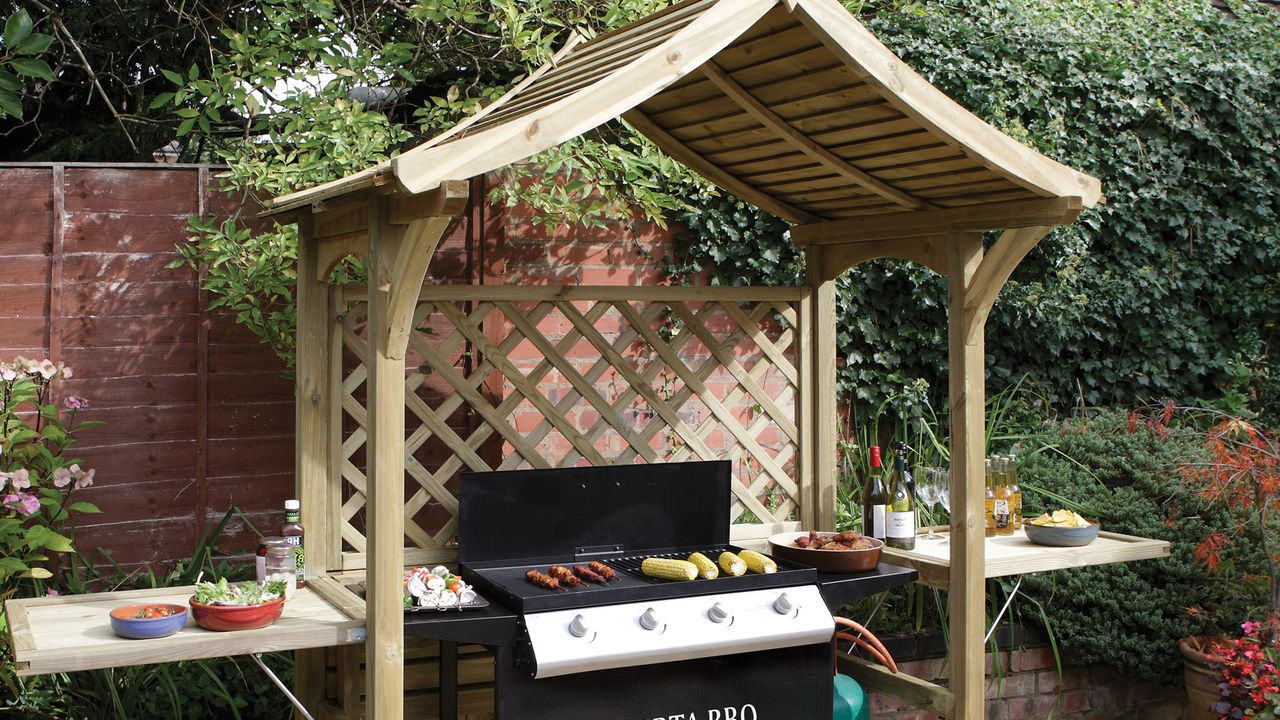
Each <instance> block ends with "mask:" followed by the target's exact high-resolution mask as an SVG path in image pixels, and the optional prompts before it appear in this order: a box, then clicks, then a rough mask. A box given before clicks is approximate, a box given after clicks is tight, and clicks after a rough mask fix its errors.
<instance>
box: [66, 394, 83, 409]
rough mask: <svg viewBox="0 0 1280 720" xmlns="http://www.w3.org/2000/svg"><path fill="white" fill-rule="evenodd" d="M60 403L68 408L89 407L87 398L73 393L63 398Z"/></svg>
mask: <svg viewBox="0 0 1280 720" xmlns="http://www.w3.org/2000/svg"><path fill="white" fill-rule="evenodd" d="M62 404H63V406H64V407H66V408H67V409H68V410H83V409H85V408H87V407H89V401H88V400H85V399H84V398H82V397H76V396H75V395H72V396H70V397H68V398H67V399H66V400H63V401H62Z"/></svg>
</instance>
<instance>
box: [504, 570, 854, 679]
mask: <svg viewBox="0 0 1280 720" xmlns="http://www.w3.org/2000/svg"><path fill="white" fill-rule="evenodd" d="M525 626H526V628H527V629H528V631H529V640H530V642H531V643H532V644H533V653H534V657H535V658H536V660H537V665H538V670H537V672H536V673H535V674H534V676H535V677H539V678H544V677H554V676H556V675H569V674H571V673H579V672H588V671H592V670H604V669H607V668H617V667H633V666H636V665H649V664H652V663H659V662H672V661H676V660H692V659H694V658H702V657H712V656H715V655H732V654H734V653H745V652H756V651H758V650H771V649H774V648H783V647H794V646H796V645H810V644H813V643H821V642H830V641H831V637H832V635H833V634H834V633H835V622H834V621H833V620H832V619H831V612H830V611H828V610H827V606H826V604H825V603H823V601H822V595H821V594H820V593H819V592H818V586H816V585H801V586H798V587H788V588H772V589H769V590H748V591H746V592H737V593H730V594H727V595H704V596H700V597H681V598H667V599H664V600H651V601H648V602H639V603H627V604H624V605H605V606H601V607H591V608H579V609H576V610H553V611H550V612H542V613H531V614H528V615H526V616H525Z"/></svg>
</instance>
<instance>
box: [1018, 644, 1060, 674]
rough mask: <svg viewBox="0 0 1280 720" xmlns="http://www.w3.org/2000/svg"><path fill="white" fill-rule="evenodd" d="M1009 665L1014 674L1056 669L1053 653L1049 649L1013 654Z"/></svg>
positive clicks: (1036, 649) (1022, 651) (1021, 651)
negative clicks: (1025, 671)
mask: <svg viewBox="0 0 1280 720" xmlns="http://www.w3.org/2000/svg"><path fill="white" fill-rule="evenodd" d="M1009 664H1010V667H1011V668H1012V670H1013V671H1014V672H1022V671H1024V670H1042V669H1044V668H1052V667H1057V663H1056V662H1055V661H1054V658H1053V651H1052V650H1051V649H1049V648H1031V649H1029V650H1020V651H1017V652H1014V653H1013V657H1012V659H1011V661H1010V663H1009Z"/></svg>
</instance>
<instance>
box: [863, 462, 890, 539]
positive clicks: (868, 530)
mask: <svg viewBox="0 0 1280 720" xmlns="http://www.w3.org/2000/svg"><path fill="white" fill-rule="evenodd" d="M870 450H871V473H870V474H869V475H868V476H867V481H866V482H865V483H863V484H862V534H863V535H866V536H867V537H873V538H876V539H878V540H884V536H885V508H886V506H887V505H888V504H889V492H888V491H887V490H886V489H885V486H884V478H883V477H882V476H881V469H880V447H879V446H878V445H872V446H871V448H870Z"/></svg>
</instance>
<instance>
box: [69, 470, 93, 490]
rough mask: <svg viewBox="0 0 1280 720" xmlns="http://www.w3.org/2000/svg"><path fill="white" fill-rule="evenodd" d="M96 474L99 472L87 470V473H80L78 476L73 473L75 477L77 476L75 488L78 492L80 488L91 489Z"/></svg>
mask: <svg viewBox="0 0 1280 720" xmlns="http://www.w3.org/2000/svg"><path fill="white" fill-rule="evenodd" d="M76 467H79V466H76ZM96 472H98V471H97V470H86V471H84V472H81V473H79V474H78V475H77V474H76V473H75V472H72V475H74V476H75V481H76V485H75V488H76V489H77V490H79V489H80V488H87V487H89V486H90V485H92V484H93V475H94V473H96Z"/></svg>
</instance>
